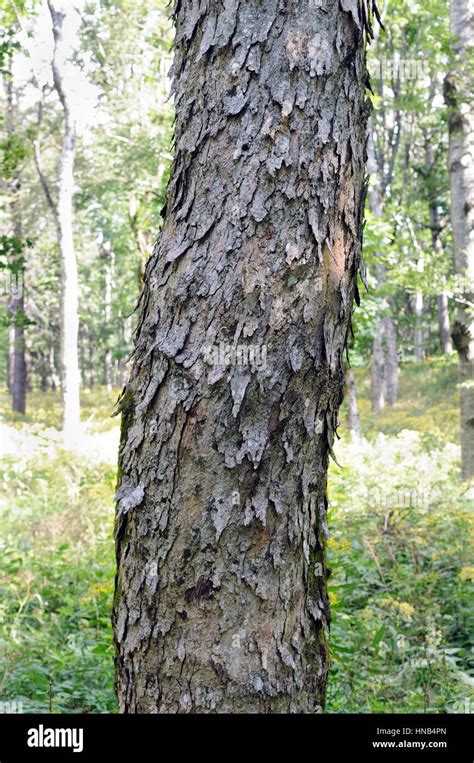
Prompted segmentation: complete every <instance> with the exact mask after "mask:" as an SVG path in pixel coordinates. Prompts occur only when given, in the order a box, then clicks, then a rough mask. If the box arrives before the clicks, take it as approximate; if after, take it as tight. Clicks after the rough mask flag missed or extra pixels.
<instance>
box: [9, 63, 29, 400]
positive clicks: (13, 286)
mask: <svg viewBox="0 0 474 763" xmlns="http://www.w3.org/2000/svg"><path fill="white" fill-rule="evenodd" d="M4 82H5V90H6V96H7V110H6V119H5V123H6V129H7V137H8V139H10V140H11V139H12V138H13V136H14V133H15V118H14V104H13V86H12V79H11V76H6V77H5V80H4ZM7 186H8V192H9V196H10V204H9V206H10V216H11V226H12V234H13V236H14V238H15V239H16V240H17V242H18V243H19V244H20V245H23V225H22V215H21V206H20V190H21V177H20V171H19V168H18V167H15V169H14V170H13V173H12V177H11V179H9V180H8V181H7ZM20 256H22V255H20ZM24 312H25V298H24V271H22V272H21V273H19V274H17V275H13V274H12V277H11V279H10V296H9V300H8V317H9V321H10V326H9V329H8V389H9V391H10V393H11V396H12V410H13V411H15V412H16V413H25V407H26V360H25V330H24V326H23V316H24Z"/></svg>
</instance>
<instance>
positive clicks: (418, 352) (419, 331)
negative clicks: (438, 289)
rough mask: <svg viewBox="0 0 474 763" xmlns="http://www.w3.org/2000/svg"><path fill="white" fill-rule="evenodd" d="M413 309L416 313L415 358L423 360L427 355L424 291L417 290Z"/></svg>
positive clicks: (414, 333)
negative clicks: (424, 343) (423, 325)
mask: <svg viewBox="0 0 474 763" xmlns="http://www.w3.org/2000/svg"><path fill="white" fill-rule="evenodd" d="M413 311H414V313H415V321H416V323H415V330H414V332H413V348H414V352H415V358H416V359H417V360H423V358H424V357H425V351H424V347H423V328H422V321H423V293H422V292H421V291H417V292H416V294H415V297H414V299H413Z"/></svg>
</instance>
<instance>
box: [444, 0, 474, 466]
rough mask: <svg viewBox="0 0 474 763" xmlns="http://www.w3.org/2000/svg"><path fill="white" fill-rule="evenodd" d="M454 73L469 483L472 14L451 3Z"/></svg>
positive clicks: (472, 426)
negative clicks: (469, 62)
mask: <svg viewBox="0 0 474 763" xmlns="http://www.w3.org/2000/svg"><path fill="white" fill-rule="evenodd" d="M450 21H451V35H452V48H453V52H454V68H453V71H452V72H450V74H449V75H448V76H447V77H446V80H445V97H446V102H447V104H448V107H449V173H450V181H451V223H452V228H453V238H454V254H455V266H456V273H457V274H458V275H459V276H461V277H462V278H463V280H464V287H463V289H462V293H461V294H460V295H459V296H458V310H457V314H456V319H455V323H454V326H453V342H454V346H455V347H456V350H457V352H458V356H459V373H460V382H461V454H462V475H463V478H464V479H470V478H472V477H474V108H473V105H472V92H473V88H474V81H473V78H472V75H471V67H469V66H466V61H470V60H471V58H472V44H473V40H474V8H473V4H472V1H471V0H451V2H450Z"/></svg>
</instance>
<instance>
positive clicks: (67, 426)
mask: <svg viewBox="0 0 474 763" xmlns="http://www.w3.org/2000/svg"><path fill="white" fill-rule="evenodd" d="M48 6H49V10H50V14H51V19H52V22H53V36H54V46H55V47H54V58H53V65H52V68H53V81H54V87H55V89H56V91H57V93H58V96H59V100H60V102H61V106H62V110H63V120H64V133H63V145H62V150H61V156H60V159H59V170H58V204H57V221H58V234H59V249H60V254H61V268H62V273H61V394H62V414H63V435H64V444H65V446H66V447H68V448H69V447H73V446H74V444H75V443H76V441H77V437H78V435H79V428H80V402H79V388H80V373H79V358H78V333H79V312H78V301H79V296H78V294H79V289H78V276H77V262H76V254H75V251H74V238H73V193H74V157H75V146H76V127H75V121H74V116H73V113H72V107H71V102H70V94H69V92H68V82H67V79H68V71H67V67H68V64H67V59H68V56H70V55H71V50H70V47H69V45H68V44H67V41H66V40H65V39H64V35H63V23H64V19H65V18H66V15H67V11H68V8H70V6H69V4H68V3H67V2H62V3H61V1H60V0H58V2H54V3H52V2H50V1H49V2H48Z"/></svg>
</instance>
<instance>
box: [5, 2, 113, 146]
mask: <svg viewBox="0 0 474 763" xmlns="http://www.w3.org/2000/svg"><path fill="white" fill-rule="evenodd" d="M63 4H64V6H65V9H66V10H67V14H66V18H65V20H64V24H63V33H64V38H65V40H66V42H67V44H68V47H69V48H70V50H71V56H72V55H73V54H74V51H75V50H77V49H78V47H79V45H78V30H79V27H80V24H81V11H82V9H83V8H84V5H85V0H73V1H72V0H69V2H68V0H63ZM57 5H58V6H59V2H58V3H57ZM23 24H24V31H23V32H22V33H21V35H20V43H21V45H22V48H24V49H26V50H27V51H28V52H29V56H27V55H25V54H24V53H23V51H19V53H18V55H16V56H15V57H14V63H13V74H14V79H15V82H17V83H18V84H19V85H20V87H23V97H22V105H23V106H24V107H25V108H28V107H30V106H33V105H34V104H35V103H36V102H37V101H38V96H39V93H38V89H37V88H35V87H34V86H33V85H32V84H31V78H32V70H33V71H34V74H35V76H36V79H37V80H38V83H39V86H40V87H42V86H43V85H45V84H49V85H52V73H51V60H52V57H53V47H54V42H53V33H52V29H51V16H50V13H49V10H48V6H47V4H46V2H42V3H41V4H39V5H38V6H37V14H36V15H35V16H34V17H33V16H30V17H29V18H27V19H25V20H24V22H23ZM28 33H29V34H28ZM67 84H68V89H69V90H70V94H71V101H72V103H73V107H76V108H74V111H75V113H76V115H77V130H78V132H79V133H84V131H85V130H86V128H87V126H88V125H90V124H95V125H96V124H97V123H98V122H99V121H100V114H99V109H98V108H97V106H98V96H99V89H98V88H97V87H96V86H94V85H92V84H91V83H90V82H89V81H88V79H87V76H86V72H84V71H82V70H81V69H80V68H79V67H78V66H75V65H73V64H72V63H70V65H69V71H68V73H67Z"/></svg>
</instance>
